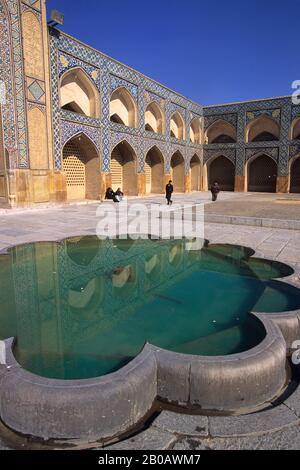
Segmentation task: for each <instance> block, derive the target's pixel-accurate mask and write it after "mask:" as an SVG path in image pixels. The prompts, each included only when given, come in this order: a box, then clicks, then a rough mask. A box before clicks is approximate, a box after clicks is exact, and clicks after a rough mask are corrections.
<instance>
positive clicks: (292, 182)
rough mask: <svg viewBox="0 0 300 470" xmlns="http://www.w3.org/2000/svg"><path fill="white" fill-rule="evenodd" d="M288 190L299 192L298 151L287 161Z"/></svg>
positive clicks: (299, 157)
mask: <svg viewBox="0 0 300 470" xmlns="http://www.w3.org/2000/svg"><path fill="white" fill-rule="evenodd" d="M289 192H290V193H300V153H298V154H297V155H295V156H294V157H293V158H291V159H290V161H289Z"/></svg>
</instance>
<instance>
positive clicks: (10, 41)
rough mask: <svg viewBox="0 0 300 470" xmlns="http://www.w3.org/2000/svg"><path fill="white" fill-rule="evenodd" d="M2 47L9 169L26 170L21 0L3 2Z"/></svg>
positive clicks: (0, 12)
mask: <svg viewBox="0 0 300 470" xmlns="http://www.w3.org/2000/svg"><path fill="white" fill-rule="evenodd" d="M0 44H1V48H0V56H1V75H2V76H3V77H4V82H5V86H6V105H5V106H3V109H2V111H3V134H4V142H5V146H6V148H7V150H8V153H9V160H10V167H11V168H17V167H19V168H27V167H28V149H27V126H26V114H25V91H24V87H25V84H24V72H23V59H22V44H21V26H20V4H19V1H18V0H6V2H4V0H0ZM11 57H12V59H13V64H12V63H11ZM13 68H14V77H13V76H12V69H13ZM13 78H14V79H13Z"/></svg>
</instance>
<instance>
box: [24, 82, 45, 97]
mask: <svg viewBox="0 0 300 470" xmlns="http://www.w3.org/2000/svg"><path fill="white" fill-rule="evenodd" d="M28 90H29V91H30V93H31V94H32V96H33V98H34V99H35V100H36V101H39V100H40V99H41V97H42V96H43V95H44V94H45V91H44V90H43V88H42V87H41V85H40V84H39V82H37V81H36V80H35V81H34V82H32V83H31V85H29V87H28Z"/></svg>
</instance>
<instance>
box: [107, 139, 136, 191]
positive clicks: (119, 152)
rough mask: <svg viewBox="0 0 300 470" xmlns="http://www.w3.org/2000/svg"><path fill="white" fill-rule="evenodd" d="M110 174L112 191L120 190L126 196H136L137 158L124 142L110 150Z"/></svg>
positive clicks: (129, 146)
mask: <svg viewBox="0 0 300 470" xmlns="http://www.w3.org/2000/svg"><path fill="white" fill-rule="evenodd" d="M110 172H111V179H112V189H113V190H115V191H116V190H117V189H118V188H121V189H122V191H123V192H124V194H125V195H126V196H137V195H138V184H137V156H136V153H135V151H134V150H133V148H132V147H131V145H130V144H129V143H128V142H127V141H126V140H123V141H122V142H120V143H119V144H117V145H116V146H115V147H114V149H113V150H112V152H111V161H110Z"/></svg>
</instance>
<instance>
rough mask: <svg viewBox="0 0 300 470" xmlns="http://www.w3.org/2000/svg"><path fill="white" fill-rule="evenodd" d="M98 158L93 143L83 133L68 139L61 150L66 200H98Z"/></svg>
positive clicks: (99, 188)
mask: <svg viewBox="0 0 300 470" xmlns="http://www.w3.org/2000/svg"><path fill="white" fill-rule="evenodd" d="M100 168H101V166H100V156H99V153H98V150H97V147H96V145H95V144H94V142H93V141H92V140H91V139H90V138H89V136H88V135H86V134H85V133H83V132H79V133H77V134H75V135H73V136H72V137H70V138H69V139H68V140H67V141H66V142H65V144H64V146H63V149H62V170H63V172H64V173H65V177H66V190H67V199H71V200H72V199H78V200H80V199H93V200H96V199H100V196H101V186H100Z"/></svg>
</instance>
